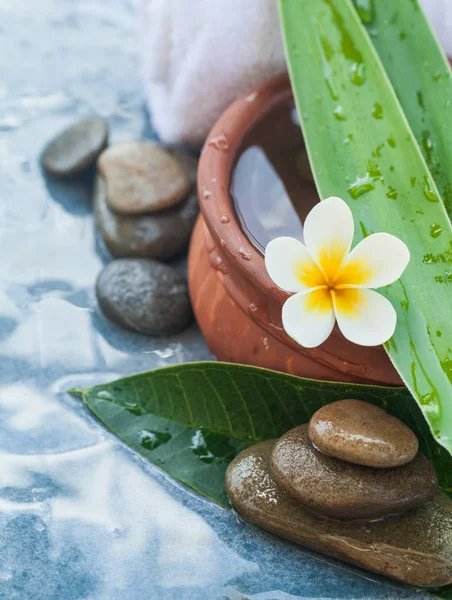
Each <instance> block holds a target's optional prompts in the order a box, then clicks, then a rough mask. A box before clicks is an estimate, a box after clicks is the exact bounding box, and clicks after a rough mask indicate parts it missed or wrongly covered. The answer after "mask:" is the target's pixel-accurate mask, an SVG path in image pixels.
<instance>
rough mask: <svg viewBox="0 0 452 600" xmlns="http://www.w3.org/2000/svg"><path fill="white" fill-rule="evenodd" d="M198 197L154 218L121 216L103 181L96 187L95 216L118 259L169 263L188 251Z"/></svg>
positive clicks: (155, 215)
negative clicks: (116, 211)
mask: <svg viewBox="0 0 452 600" xmlns="http://www.w3.org/2000/svg"><path fill="white" fill-rule="evenodd" d="M198 212H199V207H198V199H197V197H196V194H194V193H192V194H190V195H189V196H188V198H187V199H186V200H183V201H182V202H180V203H179V204H178V205H177V206H175V207H173V208H168V209H167V210H162V211H160V212H158V213H154V214H152V215H136V216H128V215H118V214H117V213H115V212H113V211H112V210H111V208H110V207H109V206H108V203H107V200H106V189H105V183H104V180H103V178H102V177H101V176H100V175H98V177H97V179H96V183H95V186H94V213H95V218H96V225H97V228H98V230H99V232H100V234H101V236H102V239H103V240H104V243H105V245H106V247H107V248H108V250H109V251H110V252H111V254H112V255H113V256H115V257H122V258H128V257H144V258H155V259H161V260H166V259H168V258H172V257H173V256H176V255H177V254H180V253H181V252H183V251H184V250H186V248H187V246H188V243H189V241H190V236H191V232H192V230H193V227H194V225H195V222H196V218H197V216H198Z"/></svg>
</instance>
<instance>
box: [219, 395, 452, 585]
mask: <svg viewBox="0 0 452 600" xmlns="http://www.w3.org/2000/svg"><path fill="white" fill-rule="evenodd" d="M226 487H227V491H228V494H229V497H230V499H231V501H232V503H233V504H234V506H235V507H236V508H237V510H238V511H239V512H240V513H242V514H243V515H244V516H245V517H246V518H248V519H249V520H250V521H252V522H254V523H256V524H258V525H260V526H261V527H264V528H265V529H267V530H269V531H271V532H273V533H276V534H277V535H281V536H282V537H285V538H287V539H290V540H292V541H295V542H297V543H300V544H303V545H306V546H308V547H310V548H313V549H314V550H318V551H320V552H324V553H326V554H330V555H332V556H335V557H337V558H341V559H343V560H346V561H348V562H352V563H355V564H358V565H359V566H362V567H364V568H367V569H369V570H372V571H375V572H379V573H382V574H384V575H386V576H389V577H392V578H394V579H398V580H400V581H404V582H406V583H410V584H413V585H418V586H422V587H430V586H432V587H433V586H440V585H446V584H449V583H451V582H452V502H451V501H450V499H449V498H448V497H447V496H446V495H445V494H444V493H442V492H440V491H438V481H437V477H436V473H435V471H434V468H433V466H432V465H431V463H430V462H429V461H428V460H427V458H426V457H425V456H424V455H423V454H422V453H421V452H419V450H418V440H417V438H416V436H415V435H414V433H413V432H412V431H411V430H410V429H409V428H408V427H406V425H404V423H402V422H401V421H399V420H398V419H396V418H395V417H393V416H391V415H389V414H388V413H387V412H386V411H384V410H382V409H380V408H378V407H376V406H374V405H372V404H368V403H365V402H361V401H357V400H342V401H339V402H334V403H332V404H329V405H327V406H325V407H323V408H321V409H320V410H318V411H317V412H316V413H315V414H314V416H313V417H312V419H311V421H310V422H309V424H307V425H301V426H299V427H295V428H294V429H292V430H290V431H288V432H287V433H285V434H284V435H283V436H282V437H281V438H279V439H278V440H276V441H275V440H272V441H269V442H264V443H261V444H257V445H256V446H253V447H252V448H249V449H247V450H245V451H244V452H242V453H241V454H240V455H239V456H238V457H237V458H236V459H235V460H234V461H233V462H232V463H231V465H230V466H229V468H228V471H227V474H226Z"/></svg>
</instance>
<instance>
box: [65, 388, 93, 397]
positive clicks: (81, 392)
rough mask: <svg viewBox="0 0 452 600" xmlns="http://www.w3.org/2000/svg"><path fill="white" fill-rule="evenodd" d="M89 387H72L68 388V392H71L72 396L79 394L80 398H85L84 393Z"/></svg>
mask: <svg viewBox="0 0 452 600" xmlns="http://www.w3.org/2000/svg"><path fill="white" fill-rule="evenodd" d="M88 389H89V388H71V389H70V390H67V393H68V394H71V396H79V397H80V398H83V395H84V394H85V393H86V391H87V390H88Z"/></svg>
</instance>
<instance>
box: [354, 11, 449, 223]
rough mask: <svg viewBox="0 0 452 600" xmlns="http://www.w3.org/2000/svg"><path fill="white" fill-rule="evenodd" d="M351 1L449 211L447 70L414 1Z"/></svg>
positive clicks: (445, 63) (446, 65)
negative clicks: (364, 2)
mask: <svg viewBox="0 0 452 600" xmlns="http://www.w3.org/2000/svg"><path fill="white" fill-rule="evenodd" d="M366 4H367V6H363V4H362V1H361V4H360V2H359V0H358V1H357V2H356V5H357V8H358V13H359V14H360V16H361V18H362V21H363V23H364V25H365V27H366V29H367V31H368V33H369V34H370V39H371V41H372V43H373V45H374V47H375V49H376V50H377V52H378V56H379V57H380V59H381V62H382V63H383V66H384V68H385V70H386V72H387V74H388V76H389V79H390V80H391V83H392V86H393V87H394V89H395V91H396V94H397V97H398V98H399V100H400V103H401V105H402V108H403V110H404V112H405V115H406V117H407V119H408V122H409V124H410V126H411V129H412V131H413V133H414V135H415V136H416V139H417V141H418V144H419V146H420V148H421V150H422V153H423V155H424V158H425V160H426V161H427V164H428V166H429V168H430V172H431V174H432V175H433V178H434V180H435V183H436V185H437V187H438V189H439V191H440V193H441V196H442V198H443V200H444V203H445V205H446V209H447V211H448V213H449V216H450V215H452V144H451V140H452V73H451V71H450V68H449V64H448V62H447V59H446V57H445V55H444V54H443V52H442V50H441V48H440V46H439V44H438V42H437V40H436V38H435V36H434V34H433V32H432V30H431V28H430V26H429V24H428V21H427V19H426V17H425V15H424V13H423V12H422V9H421V8H420V6H419V2H418V0H398V1H397V2H394V0H378V1H377V2H372V1H371V0H366Z"/></svg>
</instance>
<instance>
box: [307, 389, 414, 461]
mask: <svg viewBox="0 0 452 600" xmlns="http://www.w3.org/2000/svg"><path fill="white" fill-rule="evenodd" d="M309 437H310V438H311V441H312V442H313V443H314V444H315V446H316V447H317V448H318V449H319V450H321V451H322V452H324V453H325V454H328V455H330V456H335V457H336V458H341V459H342V460H346V461H348V462H351V463H355V464H357V465H365V466H367V467H376V468H383V469H385V468H390V467H398V466H400V465H404V464H406V463H409V462H410V461H411V460H413V458H414V457H415V456H416V454H417V451H418V446H419V444H418V441H417V438H416V436H415V435H414V433H413V432H412V431H411V429H409V428H408V427H407V426H406V425H405V424H404V423H402V421H399V419H396V418H395V417H393V416H392V415H390V414H389V413H387V412H386V411H385V410H383V409H381V408H379V407H378V406H374V405H373V404H370V403H369V402H362V401H361V400H339V401H338V402H332V403H331V404H327V405H326V406H324V407H322V408H321V409H320V410H318V411H317V412H316V413H315V414H314V415H313V416H312V418H311V420H310V422H309Z"/></svg>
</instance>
